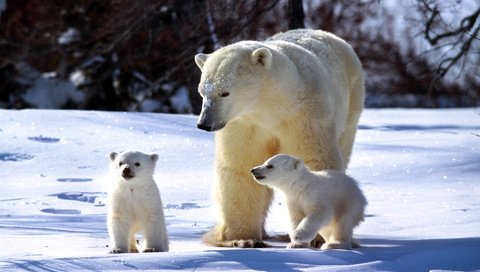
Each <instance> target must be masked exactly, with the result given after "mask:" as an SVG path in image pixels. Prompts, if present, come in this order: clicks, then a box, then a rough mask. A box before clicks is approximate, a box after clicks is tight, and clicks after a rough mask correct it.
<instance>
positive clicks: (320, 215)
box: [290, 211, 332, 247]
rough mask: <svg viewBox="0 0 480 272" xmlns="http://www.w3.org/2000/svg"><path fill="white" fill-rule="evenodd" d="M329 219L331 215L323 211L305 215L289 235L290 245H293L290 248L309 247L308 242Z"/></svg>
mask: <svg viewBox="0 0 480 272" xmlns="http://www.w3.org/2000/svg"><path fill="white" fill-rule="evenodd" d="M331 217H332V216H331V213H329V212H324V211H317V212H315V213H311V214H309V215H307V217H305V218H303V219H302V221H301V222H300V224H298V226H297V228H296V229H295V230H293V231H292V232H291V233H290V240H291V244H293V246H290V247H310V242H311V241H312V240H313V239H314V238H315V237H316V236H317V233H318V231H319V230H320V229H321V228H322V227H323V226H325V225H326V224H327V223H328V222H329V221H330V219H331Z"/></svg>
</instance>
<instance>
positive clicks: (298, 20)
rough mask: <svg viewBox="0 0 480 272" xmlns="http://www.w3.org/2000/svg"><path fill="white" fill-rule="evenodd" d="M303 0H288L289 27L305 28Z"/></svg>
mask: <svg viewBox="0 0 480 272" xmlns="http://www.w3.org/2000/svg"><path fill="white" fill-rule="evenodd" d="M304 20H305V13H304V12H303V3H302V0H288V29H297V28H305V23H304Z"/></svg>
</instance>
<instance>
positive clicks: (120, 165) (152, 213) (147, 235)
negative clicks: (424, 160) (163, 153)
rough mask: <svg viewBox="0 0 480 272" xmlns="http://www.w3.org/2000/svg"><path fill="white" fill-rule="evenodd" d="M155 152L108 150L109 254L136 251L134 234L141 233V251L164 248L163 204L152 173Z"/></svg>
mask: <svg viewBox="0 0 480 272" xmlns="http://www.w3.org/2000/svg"><path fill="white" fill-rule="evenodd" d="M157 160H158V155H156V154H152V155H148V154H144V153H142V152H139V151H123V152H121V153H119V154H117V153H115V152H112V153H110V184H109V185H110V188H109V191H108V196H107V199H108V200H107V207H108V214H107V226H108V233H109V235H110V240H111V250H110V253H127V252H130V253H133V252H138V249H137V243H136V239H135V234H136V233H137V232H138V233H141V234H142V235H143V239H144V242H143V248H142V249H141V251H142V252H157V251H168V236H167V228H166V226H165V218H164V215H163V205H162V200H161V198H160V192H159V190H158V187H157V185H156V184H155V181H154V180H153V172H154V170H155V163H156V162H157Z"/></svg>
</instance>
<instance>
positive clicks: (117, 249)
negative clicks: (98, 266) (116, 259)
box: [108, 248, 127, 254]
mask: <svg viewBox="0 0 480 272" xmlns="http://www.w3.org/2000/svg"><path fill="white" fill-rule="evenodd" d="M108 253H110V254H121V253H127V251H126V250H124V249H123V248H113V249H110V250H109V251H108Z"/></svg>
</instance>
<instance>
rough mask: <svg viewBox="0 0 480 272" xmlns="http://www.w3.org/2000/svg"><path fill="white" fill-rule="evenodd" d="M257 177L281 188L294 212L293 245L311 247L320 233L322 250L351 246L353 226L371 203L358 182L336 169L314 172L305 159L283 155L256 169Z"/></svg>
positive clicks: (292, 221)
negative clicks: (304, 161)
mask: <svg viewBox="0 0 480 272" xmlns="http://www.w3.org/2000/svg"><path fill="white" fill-rule="evenodd" d="M252 174H253V176H254V177H255V180H256V181H257V182H258V183H259V184H262V185H267V186H269V187H271V188H276V189H279V190H281V191H282V192H283V193H284V194H285V196H286V201H287V207H288V212H289V214H290V223H291V229H292V230H291V232H290V240H291V243H290V244H289V245H288V247H289V248H296V247H309V245H310V241H312V240H313V239H314V238H315V236H316V235H317V233H318V234H320V235H321V236H322V237H323V238H324V239H325V243H324V244H323V245H322V249H351V248H352V234H353V229H354V228H355V227H356V226H357V225H358V224H359V223H360V222H361V221H363V217H364V209H365V206H366V204H367V201H366V199H365V197H364V196H363V194H362V191H361V190H360V188H359V187H358V185H357V183H356V181H355V180H354V179H352V178H350V177H349V176H347V175H345V174H344V173H342V172H339V171H334V170H326V171H318V172H311V171H310V170H308V169H307V168H306V167H305V166H304V163H303V161H302V160H300V159H298V158H295V157H292V156H289V155H285V154H280V155H276V156H274V157H272V158H270V159H269V160H267V161H266V162H265V163H264V164H263V165H261V166H258V167H255V168H253V169H252Z"/></svg>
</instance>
